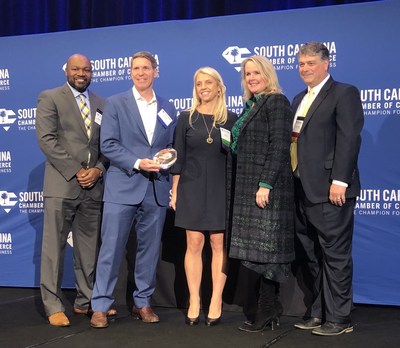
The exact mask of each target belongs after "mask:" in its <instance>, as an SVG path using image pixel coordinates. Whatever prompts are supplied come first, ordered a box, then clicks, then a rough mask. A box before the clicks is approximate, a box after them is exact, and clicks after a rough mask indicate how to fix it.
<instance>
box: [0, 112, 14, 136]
mask: <svg viewBox="0 0 400 348" xmlns="http://www.w3.org/2000/svg"><path fill="white" fill-rule="evenodd" d="M12 116H15V112H14V111H12V110H7V109H0V126H1V127H3V129H4V130H5V131H6V132H7V131H8V130H9V129H10V126H11V125H12V124H13V123H14V122H15V120H16V119H17V118H16V117H12Z"/></svg>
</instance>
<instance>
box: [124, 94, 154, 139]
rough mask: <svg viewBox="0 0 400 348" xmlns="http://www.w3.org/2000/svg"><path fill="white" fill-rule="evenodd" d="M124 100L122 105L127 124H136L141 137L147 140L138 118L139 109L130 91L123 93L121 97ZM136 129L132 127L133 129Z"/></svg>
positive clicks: (141, 121) (140, 120)
mask: <svg viewBox="0 0 400 348" xmlns="http://www.w3.org/2000/svg"><path fill="white" fill-rule="evenodd" d="M123 98H124V103H125V104H126V110H127V122H128V123H131V122H132V123H136V124H137V125H138V126H139V130H140V132H141V133H142V135H143V137H144V138H145V139H146V141H147V142H148V139H147V135H146V130H145V129H144V124H143V120H142V116H140V112H139V108H138V105H137V103H136V100H135V97H134V95H133V93H132V90H131V89H130V90H129V91H127V92H126V93H125V95H124V96H123ZM135 128H136V127H133V129H135Z"/></svg>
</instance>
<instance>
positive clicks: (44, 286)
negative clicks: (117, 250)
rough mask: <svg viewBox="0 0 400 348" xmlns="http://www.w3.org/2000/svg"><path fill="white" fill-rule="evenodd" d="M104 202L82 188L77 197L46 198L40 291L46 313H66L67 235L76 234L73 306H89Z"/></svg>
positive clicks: (74, 236)
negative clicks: (65, 266) (63, 287)
mask: <svg viewBox="0 0 400 348" xmlns="http://www.w3.org/2000/svg"><path fill="white" fill-rule="evenodd" d="M101 204H102V203H101V202H100V201H94V200H93V199H91V198H90V197H89V195H88V192H87V191H85V190H81V193H80V195H79V197H78V198H77V199H65V198H53V197H46V198H45V206H44V226H43V242H42V256H41V265H40V291H41V295H42V300H43V304H44V308H45V311H46V314H47V315H51V314H53V313H57V312H64V311H65V306H64V304H63V296H62V292H61V283H62V278H63V272H64V256H65V250H66V244H67V237H68V234H69V232H70V231H72V236H73V244H74V248H73V257H74V272H75V286H76V289H77V296H76V299H75V303H74V306H75V307H78V308H82V309H85V308H89V304H90V298H91V296H92V289H93V281H94V271H95V267H96V257H97V251H98V241H99V229H100V220H101Z"/></svg>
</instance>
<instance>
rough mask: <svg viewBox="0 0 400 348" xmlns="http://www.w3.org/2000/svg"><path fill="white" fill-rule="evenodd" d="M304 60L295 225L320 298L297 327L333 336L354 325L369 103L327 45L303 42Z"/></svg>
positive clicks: (296, 104) (297, 101) (297, 107)
mask: <svg viewBox="0 0 400 348" xmlns="http://www.w3.org/2000/svg"><path fill="white" fill-rule="evenodd" d="M298 58H299V72H300V77H301V78H302V79H303V81H304V82H305V83H306V85H307V86H308V87H307V89H306V90H305V91H303V92H301V93H299V94H298V95H297V96H296V97H295V98H294V100H293V104H292V108H293V112H294V113H295V115H294V121H293V133H292V151H291V152H292V168H293V171H294V172H293V173H294V177H295V188H296V196H295V202H296V217H295V227H296V237H297V241H298V242H299V243H298V244H299V247H300V251H301V252H303V253H304V255H305V258H306V260H307V266H308V267H307V268H308V270H309V271H310V274H311V276H312V280H313V285H312V293H313V303H312V305H311V308H310V309H309V311H310V317H309V318H308V319H307V320H305V321H303V322H299V323H296V324H295V327H296V328H299V329H303V330H312V333H313V334H316V335H322V336H334V335H340V334H342V333H349V332H352V331H353V327H352V324H351V319H350V311H351V308H352V304H353V290H352V273H353V263H352V236H353V226H354V204H355V200H356V197H357V195H358V194H359V192H360V179H359V173H358V168H357V160H358V154H359V150H360V145H361V136H360V133H361V130H362V127H363V122H364V117H363V109H362V105H361V100H360V94H359V91H358V90H357V88H356V87H354V86H351V85H348V84H344V83H340V82H336V81H334V80H333V78H332V77H331V76H330V75H329V73H328V68H329V51H328V49H327V48H326V47H325V46H324V45H323V44H321V43H317V42H310V43H307V44H305V45H303V46H302V47H301V48H300V51H299V56H298Z"/></svg>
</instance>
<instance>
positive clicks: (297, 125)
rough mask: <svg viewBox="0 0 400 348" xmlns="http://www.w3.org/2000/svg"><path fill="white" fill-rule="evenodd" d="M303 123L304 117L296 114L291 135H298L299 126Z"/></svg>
mask: <svg viewBox="0 0 400 348" xmlns="http://www.w3.org/2000/svg"><path fill="white" fill-rule="evenodd" d="M303 123H304V117H303V116H298V117H297V119H296V122H295V124H294V126H293V132H292V137H298V136H299V133H300V130H301V127H303Z"/></svg>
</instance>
